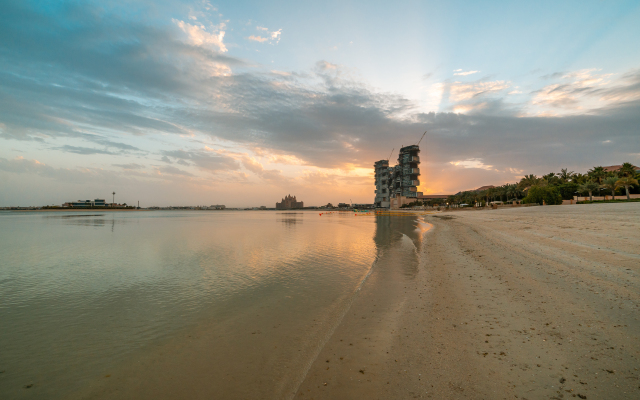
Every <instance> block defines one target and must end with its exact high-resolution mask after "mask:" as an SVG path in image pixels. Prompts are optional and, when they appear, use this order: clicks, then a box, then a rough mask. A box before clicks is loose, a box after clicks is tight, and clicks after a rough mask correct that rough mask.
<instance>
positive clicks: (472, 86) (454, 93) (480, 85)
mask: <svg viewBox="0 0 640 400" xmlns="http://www.w3.org/2000/svg"><path fill="white" fill-rule="evenodd" d="M509 86H510V83H509V82H505V81H492V82H473V83H461V82H454V83H452V84H451V85H450V89H449V90H450V93H451V95H450V99H451V100H452V101H455V102H459V101H465V100H471V99H473V98H474V97H479V96H482V95H486V94H492V93H496V92H500V91H502V90H505V89H508V88H509Z"/></svg>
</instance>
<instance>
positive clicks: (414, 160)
mask: <svg viewBox="0 0 640 400" xmlns="http://www.w3.org/2000/svg"><path fill="white" fill-rule="evenodd" d="M411 162H420V157H418V156H413V157H411Z"/></svg>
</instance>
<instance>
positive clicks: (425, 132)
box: [416, 131, 427, 146]
mask: <svg viewBox="0 0 640 400" xmlns="http://www.w3.org/2000/svg"><path fill="white" fill-rule="evenodd" d="M426 134H427V131H424V133H423V134H422V137H421V138H420V140H418V143H416V146H417V145H419V144H420V142H422V139H424V135H426Z"/></svg>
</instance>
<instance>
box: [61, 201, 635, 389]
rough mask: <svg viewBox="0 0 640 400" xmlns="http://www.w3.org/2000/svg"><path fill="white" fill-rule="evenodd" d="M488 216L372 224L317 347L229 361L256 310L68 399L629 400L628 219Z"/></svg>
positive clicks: (631, 227)
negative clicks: (347, 288)
mask: <svg viewBox="0 0 640 400" xmlns="http://www.w3.org/2000/svg"><path fill="white" fill-rule="evenodd" d="M486 211H487V212H485V213H482V212H474V213H458V212H452V213H447V212H444V213H438V214H433V215H423V216H422V217H421V218H419V219H418V223H417V224H416V223H415V221H412V220H410V219H408V218H394V217H377V218H379V220H378V223H379V224H384V226H385V227H386V228H389V229H380V230H379V232H377V233H376V235H375V237H374V241H375V243H376V246H377V247H378V249H379V252H378V256H377V258H376V261H375V262H374V264H373V266H372V269H371V271H370V273H369V274H368V275H367V277H366V278H365V281H364V284H362V285H361V287H360V289H359V290H358V291H357V296H355V298H354V299H353V300H352V301H351V302H350V304H349V306H348V308H347V311H346V312H345V314H344V315H343V316H342V317H340V319H339V321H338V322H337V324H336V325H335V326H333V327H332V328H331V329H330V330H329V331H327V332H328V333H327V335H328V337H327V338H322V339H320V338H317V337H315V336H313V337H311V338H310V340H308V341H307V343H306V344H304V345H303V344H302V343H298V344H294V337H295V336H296V332H295V331H292V330H291V329H289V330H287V329H286V328H285V326H283V327H282V330H281V328H278V330H277V331H276V330H273V333H268V332H267V331H266V330H263V331H262V335H256V336H250V337H251V338H252V339H254V338H255V339H259V340H260V341H261V343H263V344H264V345H265V346H264V347H263V344H259V343H258V342H255V343H254V344H250V345H249V346H248V347H247V348H244V349H242V350H241V352H240V353H238V348H236V347H234V346H236V343H235V341H234V340H235V339H234V337H236V336H237V332H240V331H247V330H249V329H253V328H251V326H254V327H255V325H256V324H258V325H260V324H263V325H264V326H265V327H267V326H268V325H269V322H270V321H269V318H268V317H267V316H266V315H264V310H262V311H261V312H258V308H256V310H255V313H256V314H258V313H259V314H260V317H259V318H258V320H256V321H243V320H242V319H241V318H239V319H237V320H232V323H231V324H229V325H225V326H224V329H222V330H220V329H219V328H212V327H211V326H204V327H202V328H201V329H200V328H199V329H196V330H193V331H189V332H185V335H183V336H182V337H181V338H176V341H174V342H172V343H173V344H172V346H170V347H167V346H161V347H159V348H153V349H149V352H148V354H147V356H145V357H144V358H142V359H139V360H137V361H135V362H134V363H131V364H130V365H127V366H126V367H125V368H124V369H122V370H121V371H118V372H117V373H116V374H114V375H113V377H111V378H109V379H108V380H105V379H102V380H101V381H100V382H96V385H95V386H92V387H89V388H86V389H87V390H83V391H81V392H79V393H77V395H76V396H72V397H71V398H81V399H88V398H90V399H103V398H154V399H155V398H176V397H183V398H187V397H188V398H203V399H204V398H255V397H256V396H258V397H261V398H282V399H316V400H318V399H353V398H370V399H407V398H425V399H428V398H432V399H458V398H459V399H463V398H464V399H467V398H472V399H475V398H478V399H481V398H484V399H487V398H491V399H498V398H500V399H503V398H504V399H515V398H518V399H530V400H532V399H537V398H556V399H563V398H564V399H566V398H570V397H571V398H573V397H575V398H590V399H593V398H616V399H633V398H637V397H638V395H640V388H639V387H640V371H638V369H639V368H640V362H639V360H640V320H639V317H638V311H639V309H638V308H639V307H640V256H638V252H637V249H638V245H639V244H640V237H638V234H637V232H638V231H639V229H640V204H637V205H635V204H620V205H593V206H592V207H590V208H589V212H588V213H585V212H584V209H583V208H575V207H566V206H547V207H527V208H513V209H502V210H486ZM489 211H490V212H489ZM420 220H424V222H426V223H428V224H430V225H432V227H431V228H430V229H428V230H426V231H424V228H425V226H424V225H422V223H421V222H420ZM422 232H424V234H423V233H422ZM251 312H252V313H253V312H254V311H251ZM265 318H266V319H265ZM263 319H264V321H263ZM309 323H310V324H320V325H322V324H333V322H330V321H329V320H327V321H324V322H321V321H315V320H314V321H313V322H311V321H309ZM212 326H213V325H212ZM292 326H293V325H291V327H292ZM309 326H311V325H309ZM269 327H270V326H269ZM273 328H276V326H273ZM273 328H272V329H273ZM324 329H326V328H324ZM257 333H260V332H259V331H258V332H257ZM265 334H267V335H265ZM252 335H253V332H252ZM268 335H270V336H268ZM282 335H285V336H286V337H289V339H284V343H287V347H290V348H288V349H286V350H283V351H285V353H280V352H281V351H280V350H277V353H280V354H276V353H273V354H272V353H271V352H272V351H274V350H273V349H274V346H280V344H281V343H282V342H283V336H282ZM259 336H260V338H259ZM265 340H266V341H265ZM312 342H313V343H312ZM249 343H253V342H247V344H249ZM296 346H303V347H300V348H302V349H303V352H302V353H297V352H296V351H300V350H296V349H297V348H298V347H296ZM304 346H306V347H304ZM269 348H270V349H271V350H269V351H266V349H269ZM285 354H287V355H286V356H285ZM292 356H294V357H293V358H292ZM259 365H262V366H263V367H259ZM268 366H271V367H270V368H271V369H269V368H267V369H264V367H268ZM259 371H261V372H259ZM285 371H286V372H285Z"/></svg>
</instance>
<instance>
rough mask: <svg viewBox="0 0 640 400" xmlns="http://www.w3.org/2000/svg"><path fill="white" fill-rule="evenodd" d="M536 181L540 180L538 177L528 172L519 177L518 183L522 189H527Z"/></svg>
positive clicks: (536, 182)
mask: <svg viewBox="0 0 640 400" xmlns="http://www.w3.org/2000/svg"><path fill="white" fill-rule="evenodd" d="M538 182H540V178H538V177H537V176H535V175H533V174H530V175H525V176H524V177H523V178H522V179H520V183H519V184H518V185H519V186H520V187H521V188H523V189H528V188H530V187H531V186H533V185H537V184H538Z"/></svg>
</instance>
